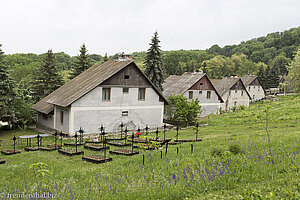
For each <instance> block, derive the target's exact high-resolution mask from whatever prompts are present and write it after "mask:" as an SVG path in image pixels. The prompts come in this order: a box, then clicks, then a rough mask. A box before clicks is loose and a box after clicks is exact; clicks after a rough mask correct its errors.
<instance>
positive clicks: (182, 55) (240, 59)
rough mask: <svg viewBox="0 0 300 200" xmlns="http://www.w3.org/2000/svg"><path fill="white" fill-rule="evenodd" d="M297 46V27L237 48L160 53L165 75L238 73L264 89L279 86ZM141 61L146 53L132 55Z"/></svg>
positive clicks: (216, 75)
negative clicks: (260, 83) (255, 77)
mask: <svg viewBox="0 0 300 200" xmlns="http://www.w3.org/2000/svg"><path fill="white" fill-rule="evenodd" d="M299 45H300V27H298V28H292V29H289V30H287V31H284V32H275V33H270V34H268V35H267V36H263V37H259V38H254V39H251V40H248V41H246V42H241V43H240V44H238V45H226V46H224V47H223V48H221V47H219V46H218V45H213V46H212V47H210V48H209V49H206V50H178V51H163V52H162V60H163V63H164V66H165V68H166V72H167V75H172V74H176V75H180V74H182V73H184V72H189V71H194V70H195V69H200V70H203V71H204V72H205V73H207V74H208V76H209V77H211V78H222V77H225V76H230V75H232V74H237V75H239V76H243V75H246V74H256V75H258V76H259V77H260V78H261V79H262V80H263V83H264V85H265V88H270V87H278V84H279V79H280V78H281V77H283V76H284V75H286V74H287V68H286V66H287V65H288V64H289V63H290V62H291V60H292V59H293V58H294V54H295V52H296V50H297V48H298V46H299ZM133 55H134V59H135V60H137V61H138V62H142V58H143V57H144V55H145V52H135V53H133Z"/></svg>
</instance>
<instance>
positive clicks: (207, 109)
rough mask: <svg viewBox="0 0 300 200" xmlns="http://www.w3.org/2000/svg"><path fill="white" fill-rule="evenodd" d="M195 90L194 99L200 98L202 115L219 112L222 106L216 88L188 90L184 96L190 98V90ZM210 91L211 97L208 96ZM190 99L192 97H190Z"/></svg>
mask: <svg viewBox="0 0 300 200" xmlns="http://www.w3.org/2000/svg"><path fill="white" fill-rule="evenodd" d="M190 91H192V92H193V99H196V98H198V99H199V101H200V102H199V105H200V106H201V110H202V112H201V114H200V116H206V115H209V114H211V113H218V112H219V109H220V107H221V103H220V100H219V97H218V95H217V93H216V92H215V91H214V90H188V91H186V92H185V93H184V94H183V96H186V97H187V98H188V99H189V92H190ZM208 91H210V92H211V95H210V98H209V99H208V98H207V92H208ZM189 100H190V101H191V100H192V99H189Z"/></svg>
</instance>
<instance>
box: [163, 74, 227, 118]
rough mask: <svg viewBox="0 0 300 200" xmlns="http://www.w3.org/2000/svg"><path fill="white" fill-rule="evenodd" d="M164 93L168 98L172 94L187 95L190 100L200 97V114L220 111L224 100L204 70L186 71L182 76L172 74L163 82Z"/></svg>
mask: <svg viewBox="0 0 300 200" xmlns="http://www.w3.org/2000/svg"><path fill="white" fill-rule="evenodd" d="M163 89H164V90H163V94H164V96H165V97H166V98H168V97H169V96H171V95H180V94H182V95H183V96H186V97H187V98H188V99H189V100H192V99H196V98H198V99H199V101H200V102H199V104H200V105H201V110H202V112H201V114H200V116H206V115H209V114H211V113H218V111H219V109H220V107H221V103H223V100H222V98H221V96H220V94H219V93H218V92H217V90H216V89H215V87H214V86H213V85H212V83H211V82H210V80H209V79H208V77H207V75H206V74H205V73H202V72H193V73H192V72H185V73H184V74H183V75H181V76H177V75H171V76H169V77H168V78H167V79H166V80H165V82H164V84H163Z"/></svg>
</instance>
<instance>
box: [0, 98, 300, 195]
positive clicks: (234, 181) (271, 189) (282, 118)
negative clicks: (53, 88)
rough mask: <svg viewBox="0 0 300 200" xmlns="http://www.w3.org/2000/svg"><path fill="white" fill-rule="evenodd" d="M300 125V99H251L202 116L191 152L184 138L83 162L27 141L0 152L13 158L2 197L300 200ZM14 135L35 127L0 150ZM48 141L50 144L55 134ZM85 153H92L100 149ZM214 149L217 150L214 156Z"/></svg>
mask: <svg viewBox="0 0 300 200" xmlns="http://www.w3.org/2000/svg"><path fill="white" fill-rule="evenodd" d="M267 105H270V106H271V109H270V119H269V131H270V135H271V150H272V155H269V150H268V143H267V135H266V131H265V129H264V126H265V112H264V108H265V107H266V106H267ZM299 122H300V96H287V97H281V99H280V101H274V102H270V101H266V102H259V103H255V104H252V105H251V106H250V107H249V108H247V109H246V110H243V111H237V112H232V113H225V114H222V115H219V116H217V115H212V116H209V117H206V118H204V119H201V120H200V123H202V124H208V126H201V127H200V129H199V131H200V132H199V134H200V137H201V138H202V139H203V141H202V142H196V143H193V145H194V152H193V153H191V143H185V144H180V145H177V146H169V148H168V153H167V154H165V149H162V150H158V151H153V152H149V151H145V150H140V154H139V155H135V156H133V157H125V156H116V155H109V156H110V157H112V158H113V161H112V162H110V163H105V164H99V165H97V164H92V163H87V162H84V161H82V158H81V157H82V156H74V157H68V156H64V155H61V154H59V153H58V152H43V151H38V152H24V150H23V148H24V145H23V146H17V149H20V150H22V153H21V154H17V155H11V156H2V155H0V158H3V159H5V160H6V161H7V164H5V165H0V194H1V193H5V194H7V193H13V192H14V193H22V192H25V193H27V194H30V193H35V192H37V191H38V190H39V191H40V192H42V191H43V190H44V191H45V192H50V193H52V194H56V195H57V196H56V197H55V198H54V199H299V198H300V177H299V172H300V145H299V142H300V123H299ZM194 132H195V130H194V129H186V130H181V131H180V135H179V139H193V138H195V134H194ZM14 134H15V135H16V136H18V135H26V134H35V132H33V131H24V132H23V131H18V130H13V131H5V132H1V133H0V137H1V139H2V140H3V141H2V142H0V144H2V146H1V147H0V149H1V150H3V149H12V146H11V145H12V140H11V138H12V137H13V135H14ZM154 135H155V134H154V133H152V136H154ZM175 135H176V131H174V130H172V131H168V132H167V137H168V138H174V137H175ZM160 136H161V137H162V134H161V133H160ZM43 143H44V144H51V143H53V138H48V139H46V140H44V141H43ZM234 145H235V146H237V147H240V149H241V152H240V153H238V154H236V155H234V154H233V153H229V151H228V150H229V148H230V147H232V146H234ZM177 147H178V148H179V154H178V155H177V153H176V148H177ZM111 148H112V149H115V147H111ZM128 148H130V147H128ZM79 149H83V147H80V148H79ZM84 151H85V154H86V155H92V154H96V153H94V152H93V151H90V150H86V149H84ZM160 151H163V159H161V158H160ZM213 152H219V154H214V155H212V154H213ZM100 154H101V153H100ZM143 154H144V155H145V165H144V166H143V165H142V155H143ZM38 162H43V163H46V164H47V165H48V166H49V167H48V168H49V170H50V171H51V172H53V174H52V175H49V176H45V178H41V177H40V176H37V174H35V172H34V170H33V169H30V168H29V166H30V165H31V164H33V163H38Z"/></svg>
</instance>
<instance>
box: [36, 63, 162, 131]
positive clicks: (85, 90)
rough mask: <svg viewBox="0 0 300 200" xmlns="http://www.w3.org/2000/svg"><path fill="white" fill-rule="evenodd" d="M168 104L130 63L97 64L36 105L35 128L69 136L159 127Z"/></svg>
mask: <svg viewBox="0 0 300 200" xmlns="http://www.w3.org/2000/svg"><path fill="white" fill-rule="evenodd" d="M165 104H167V100H166V99H165V98H164V97H163V95H162V94H161V93H160V92H159V91H158V89H157V88H156V87H155V86H154V85H153V84H152V83H151V81H150V80H149V79H148V78H147V77H146V76H145V74H144V73H143V72H142V71H141V70H140V69H139V68H138V67H137V66H136V64H135V63H134V62H133V61H131V60H118V61H117V60H110V61H107V62H105V63H103V64H96V65H94V66H92V67H90V68H89V69H87V70H86V71H84V72H83V73H81V74H80V75H78V76H77V77H75V78H74V79H72V80H70V81H69V82H68V83H66V84H65V85H63V86H61V87H60V88H58V89H57V90H55V91H54V92H52V93H51V94H49V95H48V96H46V97H45V98H43V99H42V100H41V101H39V102H38V103H37V104H35V105H34V106H33V109H34V110H36V111H37V113H38V114H37V116H38V118H37V126H38V127H40V128H44V129H49V130H61V131H64V132H66V133H69V134H70V135H73V134H74V133H75V131H78V130H79V128H80V127H82V128H83V129H84V130H85V131H86V132H87V133H97V132H98V128H99V127H100V125H101V124H103V125H104V127H105V130H106V131H107V132H114V131H118V130H120V128H119V126H120V124H121V122H122V123H123V124H124V125H125V126H128V127H129V128H130V129H134V128H137V127H145V126H146V125H148V127H150V128H151V127H153V128H154V127H157V126H162V123H163V110H164V105H165Z"/></svg>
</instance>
